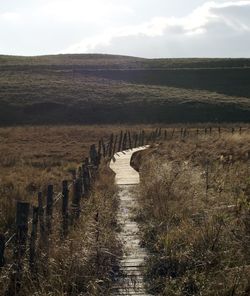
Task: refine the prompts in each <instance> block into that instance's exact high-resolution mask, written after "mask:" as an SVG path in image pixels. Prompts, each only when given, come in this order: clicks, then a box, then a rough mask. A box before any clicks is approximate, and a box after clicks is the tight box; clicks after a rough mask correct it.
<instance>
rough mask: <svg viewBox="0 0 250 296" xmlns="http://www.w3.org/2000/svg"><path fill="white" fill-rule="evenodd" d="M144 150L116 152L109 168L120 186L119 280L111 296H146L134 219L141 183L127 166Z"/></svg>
mask: <svg viewBox="0 0 250 296" xmlns="http://www.w3.org/2000/svg"><path fill="white" fill-rule="evenodd" d="M143 149H146V147H140V148H135V149H132V150H127V151H123V152H118V153H116V154H115V156H114V159H113V161H111V164H110V168H111V169H112V170H113V171H114V172H115V173H116V184H117V185H118V186H119V198H120V207H119V213H118V222H119V223H120V225H121V232H120V233H119V236H120V237H119V238H120V240H121V241H122V243H123V258H122V260H121V261H120V273H119V278H118V280H117V282H116V284H115V285H114V287H113V293H112V295H114V296H116V295H117V296H118V295H133V296H139V295H140V296H148V294H146V291H145V287H144V282H143V273H144V268H145V263H144V258H145V257H146V255H147V254H146V251H145V249H143V248H141V247H140V237H139V228H138V225H137V223H136V222H135V221H134V218H133V216H134V211H135V209H136V207H137V206H138V204H137V200H136V197H135V192H134V191H135V189H136V186H137V184H139V182H140V179H139V174H138V172H136V171H135V170H134V169H133V168H132V167H131V166H130V159H131V156H132V154H133V153H134V152H136V151H139V150H143Z"/></svg>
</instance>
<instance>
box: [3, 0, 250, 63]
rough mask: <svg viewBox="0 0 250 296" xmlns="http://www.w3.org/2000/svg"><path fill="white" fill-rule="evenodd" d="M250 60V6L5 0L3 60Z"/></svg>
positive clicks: (219, 1)
mask: <svg viewBox="0 0 250 296" xmlns="http://www.w3.org/2000/svg"><path fill="white" fill-rule="evenodd" d="M58 53H107V54H121V55H130V56H137V57H145V58H176V57H177V58H180V57H250V0H230V1H229V0H214V1H206V0H205V1H204V0H22V1H20V0H0V54H9V55H45V54H58Z"/></svg>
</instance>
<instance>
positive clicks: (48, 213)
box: [46, 185, 54, 234]
mask: <svg viewBox="0 0 250 296" xmlns="http://www.w3.org/2000/svg"><path fill="white" fill-rule="evenodd" d="M53 195H54V192H53V185H49V186H48V190H47V203H46V230H47V233H48V234H50V233H51V232H52V215H53Z"/></svg>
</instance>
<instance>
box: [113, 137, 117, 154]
mask: <svg viewBox="0 0 250 296" xmlns="http://www.w3.org/2000/svg"><path fill="white" fill-rule="evenodd" d="M117 140H118V136H117V135H116V136H115V142H114V146H113V151H112V156H114V155H115V153H116V145H117Z"/></svg>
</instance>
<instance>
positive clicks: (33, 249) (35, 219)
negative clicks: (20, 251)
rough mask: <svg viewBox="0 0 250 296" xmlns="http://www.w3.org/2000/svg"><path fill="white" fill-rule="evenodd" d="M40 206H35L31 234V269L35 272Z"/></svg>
mask: <svg viewBox="0 0 250 296" xmlns="http://www.w3.org/2000/svg"><path fill="white" fill-rule="evenodd" d="M38 209H39V208H38V207H33V216H32V229H31V235H30V246H29V247H30V248H29V249H30V253H29V255H30V258H29V259H30V260H29V261H30V262H29V263H30V270H31V272H35V271H36V268H35V265H36V263H35V258H36V240H37V223H38Z"/></svg>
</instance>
